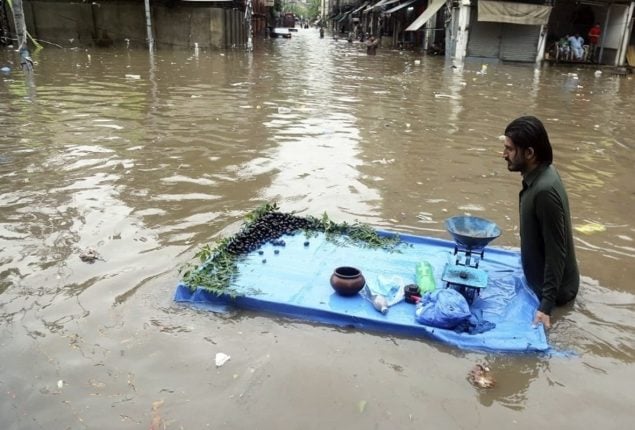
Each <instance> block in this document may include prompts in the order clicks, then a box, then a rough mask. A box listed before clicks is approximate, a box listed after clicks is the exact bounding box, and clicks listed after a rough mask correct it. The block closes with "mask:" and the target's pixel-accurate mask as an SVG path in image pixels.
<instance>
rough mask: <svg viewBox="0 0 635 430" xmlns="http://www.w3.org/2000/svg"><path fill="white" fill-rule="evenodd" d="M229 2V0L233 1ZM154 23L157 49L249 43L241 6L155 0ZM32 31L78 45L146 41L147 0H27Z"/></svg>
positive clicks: (143, 43) (40, 36)
mask: <svg viewBox="0 0 635 430" xmlns="http://www.w3.org/2000/svg"><path fill="white" fill-rule="evenodd" d="M230 5H231V3H228V6H230ZM151 11H152V28H153V34H154V38H155V44H156V46H157V48H158V49H166V48H175V49H180V48H184V49H188V48H192V47H193V46H194V43H198V46H199V47H200V48H211V49H225V48H231V47H242V46H244V45H245V44H246V41H247V38H246V25H245V21H244V19H243V16H244V13H243V11H240V10H236V9H231V8H224V9H223V8H214V7H209V6H207V5H206V4H203V5H201V4H198V3H189V4H188V3H185V2H183V3H174V4H173V6H171V7H168V6H166V5H158V4H157V5H154V4H152V2H151ZM24 13H25V18H26V25H27V29H28V31H29V33H31V35H32V36H33V37H34V38H35V39H38V40H42V41H45V42H50V43H54V44H57V45H61V46H62V47H64V48H70V47H74V46H80V47H81V46H103V47H107V46H126V45H128V46H130V47H131V48H135V47H146V46H147V40H146V39H147V30H146V21H145V9H144V2H142V1H138V0H136V1H135V0H119V1H109V2H107V3H106V2H102V3H97V2H95V3H93V2H72V1H71V0H24Z"/></svg>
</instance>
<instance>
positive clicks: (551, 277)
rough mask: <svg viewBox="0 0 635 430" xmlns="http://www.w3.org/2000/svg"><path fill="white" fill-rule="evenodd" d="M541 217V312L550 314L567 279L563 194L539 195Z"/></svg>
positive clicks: (550, 190) (537, 198)
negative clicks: (543, 266) (563, 282)
mask: <svg viewBox="0 0 635 430" xmlns="http://www.w3.org/2000/svg"><path fill="white" fill-rule="evenodd" d="M535 203H536V216H537V217H538V220H539V223H540V228H541V234H542V239H543V243H544V245H545V272H544V283H543V285H542V299H541V301H540V306H539V308H538V311H540V312H542V313H544V314H546V315H550V314H551V309H552V308H553V307H554V306H555V303H556V297H557V296H558V290H559V289H560V285H561V284H562V278H563V276H564V268H565V261H566V257H567V235H566V225H567V220H566V219H565V217H566V214H565V210H564V207H563V203H562V200H561V198H560V195H559V194H558V193H557V191H556V190H554V189H548V190H544V191H541V192H540V193H538V194H537V195H536V200H535Z"/></svg>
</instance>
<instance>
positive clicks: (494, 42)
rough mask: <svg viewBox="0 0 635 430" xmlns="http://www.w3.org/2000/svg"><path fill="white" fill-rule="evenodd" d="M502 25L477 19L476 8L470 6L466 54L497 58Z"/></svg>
mask: <svg viewBox="0 0 635 430" xmlns="http://www.w3.org/2000/svg"><path fill="white" fill-rule="evenodd" d="M503 25H504V24H501V23H499V22H484V21H478V14H477V11H476V8H472V13H471V15H470V30H469V33H468V41H467V56H468V57H486V58H498V56H499V53H500V51H499V48H500V37H501V31H502V27H503Z"/></svg>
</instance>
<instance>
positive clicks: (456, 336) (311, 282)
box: [174, 232, 549, 352]
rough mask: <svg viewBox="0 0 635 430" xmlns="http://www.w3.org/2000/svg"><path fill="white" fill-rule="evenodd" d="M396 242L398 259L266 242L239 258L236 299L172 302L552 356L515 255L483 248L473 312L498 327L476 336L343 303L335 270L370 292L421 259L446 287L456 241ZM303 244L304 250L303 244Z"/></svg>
mask: <svg viewBox="0 0 635 430" xmlns="http://www.w3.org/2000/svg"><path fill="white" fill-rule="evenodd" d="M384 233H385V232H382V234H384ZM399 236H400V238H401V240H402V241H403V244H401V245H399V246H398V247H397V252H395V251H392V252H391V251H386V250H382V249H369V248H361V247H357V246H353V245H347V244H345V243H344V244H342V243H333V242H332V241H327V240H326V237H325V236H324V235H323V234H319V235H318V236H317V237H311V238H308V239H307V238H306V236H305V235H304V234H301V233H299V234H296V235H293V236H289V235H288V236H284V237H282V239H284V241H285V242H286V246H284V247H280V246H273V245H271V244H269V243H267V244H265V245H263V246H262V247H261V248H260V251H263V254H262V255H261V254H259V252H258V251H254V252H251V253H250V254H248V255H246V256H244V258H241V260H240V261H239V263H238V274H237V276H236V278H235V280H234V281H233V283H232V288H233V289H234V290H235V291H237V292H238V296H237V297H234V298H232V297H229V296H228V295H221V296H217V295H214V294H211V293H209V292H207V291H205V290H202V289H200V288H199V289H196V290H195V291H192V290H190V289H189V288H188V287H186V286H185V285H183V284H180V285H178V287H177V290H176V293H175V297H174V299H175V300H176V301H177V302H186V303H190V304H192V305H194V306H197V307H202V308H205V309H209V310H214V311H218V310H221V309H223V308H224V307H226V306H233V307H237V308H243V309H251V310H256V311H262V312H266V313H272V314H276V315H281V316H287V317H294V318H300V319H303V320H306V321H312V322H321V323H327V324H334V325H338V326H346V327H354V328H358V329H360V330H372V331H384V332H388V333H395V334H402V335H411V336H417V337H428V338H433V339H437V340H440V341H442V342H445V343H448V344H451V345H455V346H457V347H459V348H464V349H473V350H486V351H495V352H541V351H548V350H549V345H548V343H547V338H546V335H545V331H544V329H543V327H542V326H538V327H535V328H534V327H532V324H531V323H532V320H533V316H534V313H535V310H536V308H537V306H538V300H537V298H536V296H535V295H534V293H533V292H532V291H531V290H530V289H529V287H528V285H527V283H526V280H525V278H524V276H523V273H522V268H521V265H520V255H519V253H518V252H514V251H509V250H504V249H500V248H496V247H487V248H486V249H485V253H484V258H483V259H482V260H481V262H480V265H479V269H483V270H486V271H487V272H488V284H487V287H486V288H484V289H483V290H482V291H481V292H480V296H479V297H478V298H477V299H476V300H475V301H474V303H473V304H472V306H471V309H470V310H471V311H472V313H473V314H475V315H477V316H478V317H479V318H482V319H483V320H486V321H489V322H492V323H494V324H495V325H496V327H495V328H494V329H492V330H489V331H486V332H484V333H480V334H468V333H457V332H455V331H453V330H447V329H440V328H436V327H429V326H425V325H422V324H420V323H418V322H417V321H416V320H415V305H413V304H409V303H406V302H405V301H401V302H400V303H397V304H395V305H394V306H391V307H390V309H389V311H388V313H387V314H386V315H383V314H381V313H379V312H377V311H376V310H375V309H374V308H373V306H372V304H371V303H370V302H369V301H367V300H365V299H364V298H363V297H362V296H361V295H357V296H354V297H342V296H340V295H338V294H336V293H335V292H334V290H333V289H332V288H331V285H330V281H329V280H330V277H331V274H332V273H333V270H334V269H335V268H336V267H339V266H353V267H356V268H358V269H360V270H361V271H362V273H363V275H364V277H365V278H366V282H367V284H368V285H369V286H370V287H371V288H374V287H375V286H377V287H380V285H379V284H380V282H382V281H384V282H385V279H390V278H392V279H395V277H399V278H400V279H401V280H402V281H403V283H405V284H410V283H415V267H416V265H417V263H418V262H420V261H422V260H427V261H428V262H430V263H431V265H432V267H433V268H434V274H435V280H436V285H437V288H444V287H445V283H444V282H442V281H441V276H442V274H443V270H444V268H445V265H446V263H447V262H448V261H454V255H453V253H454V242H450V241H446V240H439V239H433V238H427V237H421V236H411V235H402V234H400V235H399ZM305 241H309V244H308V245H305ZM275 250H278V253H277V254H276V253H275V252H274V251H275ZM263 260H266V261H265V262H263Z"/></svg>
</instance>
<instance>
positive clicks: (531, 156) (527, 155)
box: [525, 146, 536, 160]
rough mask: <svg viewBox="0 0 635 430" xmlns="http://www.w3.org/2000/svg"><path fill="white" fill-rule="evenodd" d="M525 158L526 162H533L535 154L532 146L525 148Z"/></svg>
mask: <svg viewBox="0 0 635 430" xmlns="http://www.w3.org/2000/svg"><path fill="white" fill-rule="evenodd" d="M525 158H526V159H527V160H533V159H534V158H536V152H535V151H534V148H533V146H530V147H529V148H525Z"/></svg>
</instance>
